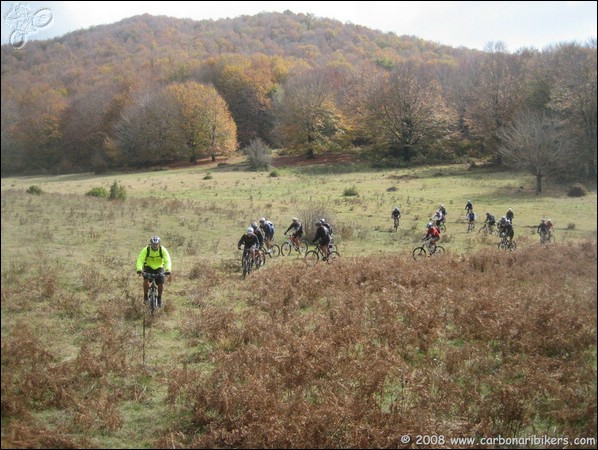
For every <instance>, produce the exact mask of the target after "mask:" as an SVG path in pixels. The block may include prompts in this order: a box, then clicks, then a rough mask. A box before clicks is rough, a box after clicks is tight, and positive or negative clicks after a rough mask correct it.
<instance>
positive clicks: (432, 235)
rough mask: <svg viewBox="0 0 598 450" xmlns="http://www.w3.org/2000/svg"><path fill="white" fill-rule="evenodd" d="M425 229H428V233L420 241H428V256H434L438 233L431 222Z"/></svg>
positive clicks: (438, 237)
mask: <svg viewBox="0 0 598 450" xmlns="http://www.w3.org/2000/svg"><path fill="white" fill-rule="evenodd" d="M426 227H427V228H428V232H427V233H426V235H425V236H424V237H423V239H422V241H430V242H429V243H428V248H429V250H430V254H434V252H435V251H436V242H438V240H439V239H440V231H439V230H438V228H437V227H435V226H434V224H433V223H432V222H430V223H428V225H426Z"/></svg>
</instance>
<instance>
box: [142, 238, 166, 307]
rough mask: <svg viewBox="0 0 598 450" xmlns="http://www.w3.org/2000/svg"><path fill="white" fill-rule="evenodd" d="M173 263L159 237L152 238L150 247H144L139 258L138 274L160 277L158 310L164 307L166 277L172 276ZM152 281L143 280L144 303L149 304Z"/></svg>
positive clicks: (158, 279) (158, 280)
mask: <svg viewBox="0 0 598 450" xmlns="http://www.w3.org/2000/svg"><path fill="white" fill-rule="evenodd" d="M171 268H172V263H171V260H170V254H169V253H168V250H166V247H163V246H162V245H161V241H160V238H159V237H158V236H152V237H151V238H150V240H149V245H148V246H147V247H143V248H142V249H141V251H140V252H139V256H138V257H137V273H138V274H139V275H143V273H144V272H145V273H151V274H156V275H158V276H157V277H156V284H157V285H158V308H161V307H162V292H163V290H164V275H170V270H171ZM149 286H150V280H148V279H147V278H145V277H144V279H143V302H144V303H147V302H148V292H149Z"/></svg>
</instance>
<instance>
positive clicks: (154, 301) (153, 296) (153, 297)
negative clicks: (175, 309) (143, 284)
mask: <svg viewBox="0 0 598 450" xmlns="http://www.w3.org/2000/svg"><path fill="white" fill-rule="evenodd" d="M149 304H150V312H151V314H154V311H155V310H156V309H157V308H158V294H157V293H156V288H154V287H151V288H150V295H149Z"/></svg>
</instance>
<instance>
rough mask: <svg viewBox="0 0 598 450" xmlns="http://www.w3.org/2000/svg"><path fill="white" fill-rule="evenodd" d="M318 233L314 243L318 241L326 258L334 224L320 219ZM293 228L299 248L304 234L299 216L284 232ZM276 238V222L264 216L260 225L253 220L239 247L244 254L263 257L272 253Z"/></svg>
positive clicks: (293, 241) (293, 235)
mask: <svg viewBox="0 0 598 450" xmlns="http://www.w3.org/2000/svg"><path fill="white" fill-rule="evenodd" d="M315 225H316V234H315V237H314V239H313V240H312V243H316V242H317V243H318V246H319V247H320V250H321V251H322V254H323V255H325V256H324V260H326V257H327V256H328V253H329V247H330V243H331V241H332V226H331V225H330V224H329V223H328V222H326V220H325V219H319V220H318V221H316V223H315ZM291 230H292V233H291V235H290V239H291V242H292V244H293V245H294V246H295V248H299V246H300V245H301V240H302V239H303V236H304V230H303V225H302V224H301V222H300V221H299V219H298V218H297V217H293V219H292V221H291V224H290V225H289V226H288V227H287V229H286V230H285V232H284V235H285V236H286V235H287V233H288V232H289V231H291ZM273 239H274V224H273V223H272V222H271V221H270V220H266V218H264V217H262V218H261V219H260V220H259V226H258V224H257V223H256V222H253V223H252V224H251V226H250V227H248V228H247V231H246V233H244V234H243V235H242V236H241V238H240V239H239V242H238V243H237V248H238V249H239V250H241V248H243V255H245V254H246V253H247V252H249V253H250V254H251V257H252V258H253V259H254V260H256V258H257V260H259V259H260V258H263V254H264V253H270V249H271V246H272V241H273Z"/></svg>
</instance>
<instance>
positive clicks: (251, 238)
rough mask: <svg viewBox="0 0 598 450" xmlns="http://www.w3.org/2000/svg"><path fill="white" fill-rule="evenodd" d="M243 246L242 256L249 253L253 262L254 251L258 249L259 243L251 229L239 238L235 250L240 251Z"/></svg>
mask: <svg viewBox="0 0 598 450" xmlns="http://www.w3.org/2000/svg"><path fill="white" fill-rule="evenodd" d="M241 245H243V256H245V255H246V254H247V253H248V252H249V253H251V257H252V258H253V259H254V260H255V251H256V250H257V249H259V247H260V241H259V239H258V237H257V235H256V234H255V233H254V232H253V227H248V228H247V231H246V232H245V233H244V234H243V236H241V239H239V242H238V243H237V248H238V249H239V250H241Z"/></svg>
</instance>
